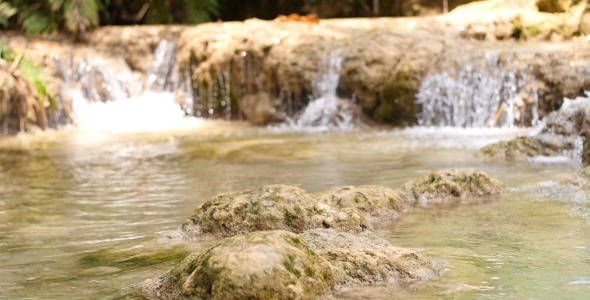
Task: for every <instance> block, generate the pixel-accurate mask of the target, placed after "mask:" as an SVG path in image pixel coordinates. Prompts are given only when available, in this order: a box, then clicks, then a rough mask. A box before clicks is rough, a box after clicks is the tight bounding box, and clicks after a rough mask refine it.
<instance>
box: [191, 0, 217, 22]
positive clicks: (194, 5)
mask: <svg viewBox="0 0 590 300" xmlns="http://www.w3.org/2000/svg"><path fill="white" fill-rule="evenodd" d="M184 5H185V7H186V14H187V19H188V22H189V23H195V24H198V23H204V22H209V21H210V20H211V18H210V15H215V16H219V2H218V1H217V0H184Z"/></svg>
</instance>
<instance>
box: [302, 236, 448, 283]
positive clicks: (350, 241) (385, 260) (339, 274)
mask: <svg viewBox="0 0 590 300" xmlns="http://www.w3.org/2000/svg"><path fill="white" fill-rule="evenodd" d="M300 237H301V239H302V240H303V241H305V242H306V243H307V244H308V245H310V246H311V248H312V249H314V250H315V251H316V253H317V254H318V255H320V256H322V257H325V258H326V260H327V261H328V262H329V263H330V264H331V265H332V269H333V270H334V278H335V280H336V285H337V286H360V285H383V284H400V283H412V282H418V281H427V280H430V279H433V278H436V277H438V276H440V274H441V273H442V272H443V270H444V266H445V263H444V262H442V261H437V260H432V259H429V258H425V257H423V256H422V255H420V254H418V253H416V252H415V251H412V250H409V249H405V248H400V247H394V246H392V245H391V244H390V243H389V242H388V241H386V240H384V239H381V238H378V237H375V236H373V235H370V234H368V235H355V234H349V233H343V232H336V231H334V230H329V229H315V230H310V231H306V232H304V233H303V234H301V235H300Z"/></svg>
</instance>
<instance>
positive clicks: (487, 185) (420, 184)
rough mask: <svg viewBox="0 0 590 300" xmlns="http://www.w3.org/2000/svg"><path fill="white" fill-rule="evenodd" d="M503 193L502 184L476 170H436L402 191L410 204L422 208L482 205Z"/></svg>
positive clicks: (407, 183)
mask: <svg viewBox="0 0 590 300" xmlns="http://www.w3.org/2000/svg"><path fill="white" fill-rule="evenodd" d="M503 191H504V187H503V184H502V183H501V182H500V181H498V180H496V179H493V178H490V177H489V176H488V174H486V173H484V172H482V171H480V170H478V169H476V168H449V169H436V170H432V171H430V172H428V173H427V174H424V175H423V176H421V177H419V178H417V179H414V180H411V181H409V182H406V183H405V184H404V185H403V186H402V187H401V188H400V190H399V192H400V195H401V196H402V197H403V198H404V200H405V201H406V203H408V204H410V205H413V206H421V207H427V206H432V205H452V204H456V203H472V202H478V201H481V200H482V199H485V198H489V197H497V196H500V195H502V193H503Z"/></svg>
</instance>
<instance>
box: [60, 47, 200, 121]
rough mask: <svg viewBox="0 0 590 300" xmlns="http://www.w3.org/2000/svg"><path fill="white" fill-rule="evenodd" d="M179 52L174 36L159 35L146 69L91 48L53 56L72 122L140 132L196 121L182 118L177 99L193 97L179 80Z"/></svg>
mask: <svg viewBox="0 0 590 300" xmlns="http://www.w3.org/2000/svg"><path fill="white" fill-rule="evenodd" d="M176 54H177V47H176V41H169V40H162V41H160V43H159V44H158V46H157V47H156V49H155V51H154V58H153V60H152V64H151V66H150V68H149V70H148V71H147V74H146V75H144V74H142V73H140V72H137V71H133V70H131V69H130V68H129V66H128V64H127V63H126V62H125V61H124V60H123V59H122V58H121V57H114V58H113V57H103V56H101V55H99V54H96V53H90V52H88V53H84V54H83V55H79V54H78V55H74V54H72V56H71V57H59V56H56V57H54V59H55V61H56V65H57V67H58V73H59V75H60V77H61V78H62V79H63V84H62V88H61V95H62V96H63V97H65V98H66V99H68V100H69V102H70V103H71V106H72V111H73V118H74V120H73V122H74V124H76V125H77V127H78V128H79V129H82V130H98V131H110V132H120V131H132V132H138V131H155V130H169V129H174V128H179V127H186V126H192V124H194V123H196V122H198V120H196V119H195V118H192V120H190V119H189V118H184V116H185V115H186V114H185V112H184V111H183V110H182V108H181V106H180V105H179V104H184V105H186V103H185V102H188V101H192V95H191V94H190V92H189V91H190V89H188V88H187V86H189V85H187V84H183V82H181V80H180V76H179V72H178V66H177V64H176Z"/></svg>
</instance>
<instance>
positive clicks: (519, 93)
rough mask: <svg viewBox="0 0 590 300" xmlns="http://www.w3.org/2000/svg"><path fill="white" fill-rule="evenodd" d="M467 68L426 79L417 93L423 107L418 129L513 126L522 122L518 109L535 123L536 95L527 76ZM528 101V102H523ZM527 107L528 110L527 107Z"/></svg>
mask: <svg viewBox="0 0 590 300" xmlns="http://www.w3.org/2000/svg"><path fill="white" fill-rule="evenodd" d="M490 64H491V65H492V66H491V67H482V66H473V65H467V66H465V67H463V68H462V69H461V70H460V71H459V74H458V76H457V78H454V77H452V76H450V75H449V74H446V73H442V74H436V75H432V76H427V77H426V78H425V79H424V80H423V81H422V85H421V87H420V89H419V91H418V93H417V94H416V101H417V103H418V104H420V105H421V106H422V111H421V112H420V113H419V114H418V115H417V119H418V125H421V126H451V127H475V128H484V127H513V126H515V125H516V124H517V123H518V122H520V123H522V120H523V119H524V116H522V115H521V111H522V110H521V108H523V107H524V108H525V109H528V110H529V111H530V114H531V121H530V123H531V124H530V125H535V124H536V123H537V122H538V121H539V120H538V118H539V117H538V103H537V102H538V94H537V90H536V88H534V86H532V85H530V84H529V83H530V82H529V81H530V80H529V78H528V77H529V75H528V74H526V73H524V72H521V71H511V70H503V69H501V68H499V67H497V66H496V65H497V62H496V63H493V62H492V63H490ZM526 99H530V100H528V101H527V100H526ZM527 106H528V108H527Z"/></svg>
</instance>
